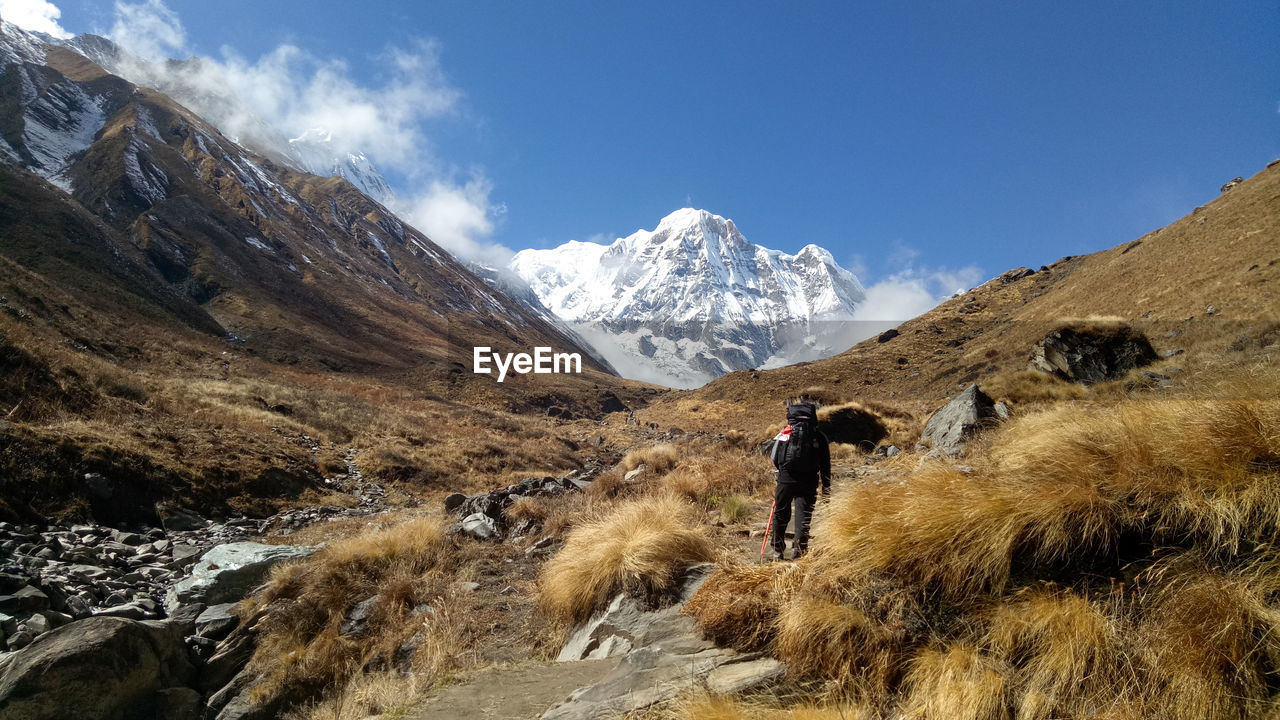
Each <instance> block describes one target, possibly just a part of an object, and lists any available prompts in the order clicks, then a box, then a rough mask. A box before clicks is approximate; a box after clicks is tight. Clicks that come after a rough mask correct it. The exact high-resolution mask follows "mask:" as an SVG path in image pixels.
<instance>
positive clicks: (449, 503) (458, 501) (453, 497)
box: [444, 493, 467, 512]
mask: <svg viewBox="0 0 1280 720" xmlns="http://www.w3.org/2000/svg"><path fill="white" fill-rule="evenodd" d="M466 501H467V496H466V495H463V494H462V493H451V494H450V495H448V496H446V497H445V499H444V511H445V512H454V511H456V510H457V509H458V508H460V507H462V503H464V502H466Z"/></svg>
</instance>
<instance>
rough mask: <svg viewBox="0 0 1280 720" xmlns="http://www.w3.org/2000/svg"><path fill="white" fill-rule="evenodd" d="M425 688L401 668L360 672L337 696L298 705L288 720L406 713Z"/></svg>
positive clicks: (341, 719)
mask: <svg viewBox="0 0 1280 720" xmlns="http://www.w3.org/2000/svg"><path fill="white" fill-rule="evenodd" d="M421 690H422V688H421V687H420V686H419V683H418V681H417V679H416V678H415V676H413V675H409V676H407V677H406V676H404V675H401V674H400V673H398V672H387V671H382V672H374V673H366V674H361V675H356V676H355V677H353V678H351V681H350V682H348V683H347V684H346V686H344V687H343V688H342V690H341V691H340V692H338V693H336V694H335V695H334V696H333V697H329V698H325V699H323V700H320V701H319V702H316V703H314V704H311V705H307V706H304V707H301V708H297V709H295V710H293V711H291V712H289V713H287V714H285V715H284V720H364V719H365V718H368V717H380V718H388V719H390V718H397V717H403V716H404V713H405V711H406V710H408V709H409V708H410V706H411V705H412V703H413V702H414V701H415V699H416V698H417V694H418V692H419V691H421Z"/></svg>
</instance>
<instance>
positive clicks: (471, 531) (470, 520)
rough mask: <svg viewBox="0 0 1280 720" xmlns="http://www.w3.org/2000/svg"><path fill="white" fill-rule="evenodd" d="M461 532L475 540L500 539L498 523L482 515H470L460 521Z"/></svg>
mask: <svg viewBox="0 0 1280 720" xmlns="http://www.w3.org/2000/svg"><path fill="white" fill-rule="evenodd" d="M462 531H463V532H465V533H467V534H468V535H470V536H471V537H473V538H475V539H477V540H497V539H499V538H500V534H499V532H498V523H497V522H496V521H495V520H494V519H493V518H492V517H489V516H488V515H486V514H484V513H472V514H470V515H468V516H466V517H465V518H463V519H462Z"/></svg>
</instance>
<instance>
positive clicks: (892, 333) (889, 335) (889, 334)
mask: <svg viewBox="0 0 1280 720" xmlns="http://www.w3.org/2000/svg"><path fill="white" fill-rule="evenodd" d="M901 334H902V333H900V332H898V329H897V328H890V329H888V330H885V331H884V332H882V333H880V334H879V335H877V336H876V342H878V343H887V342H889V341H890V340H892V339H894V338H896V337H898V336H899V335H901Z"/></svg>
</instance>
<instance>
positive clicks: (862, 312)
mask: <svg viewBox="0 0 1280 720" xmlns="http://www.w3.org/2000/svg"><path fill="white" fill-rule="evenodd" d="M888 257H889V259H890V264H891V265H895V266H898V267H900V268H901V269H899V270H898V271H897V272H895V273H893V274H892V275H890V276H888V277H887V278H884V279H883V280H879V281H877V282H874V283H872V284H870V285H868V286H867V287H866V291H867V297H866V300H864V301H863V302H862V304H860V305H859V306H858V308H857V309H856V310H855V311H854V320H861V321H867V322H875V323H886V324H889V325H896V324H898V323H900V322H902V321H904V320H910V319H911V318H913V317H916V316H917V315H920V314H922V313H925V312H928V311H929V310H931V309H933V308H934V307H935V306H936V305H937V304H938V303H939V302H941V301H943V300H945V299H947V298H948V297H950V296H951V295H954V294H955V293H957V292H964V291H966V290H968V289H969V288H971V287H974V286H975V285H977V284H978V283H979V282H980V281H981V280H982V271H981V270H980V269H979V268H977V267H975V266H972V265H970V266H967V267H962V268H945V267H929V266H925V265H919V264H917V263H916V259H917V258H919V257H920V252H919V251H918V250H916V249H914V248H912V247H910V246H908V245H906V244H904V243H902V242H900V241H894V242H893V243H892V245H891V247H890V251H889V253H888Z"/></svg>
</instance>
